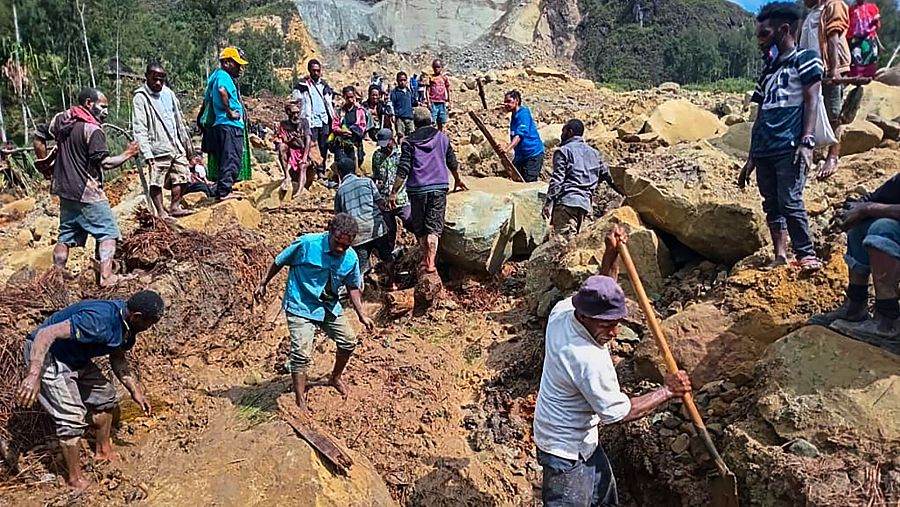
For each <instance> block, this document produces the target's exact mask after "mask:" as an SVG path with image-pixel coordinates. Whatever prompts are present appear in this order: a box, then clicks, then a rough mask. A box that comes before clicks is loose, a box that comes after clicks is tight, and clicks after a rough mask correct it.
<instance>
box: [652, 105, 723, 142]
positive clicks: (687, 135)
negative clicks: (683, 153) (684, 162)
mask: <svg viewBox="0 0 900 507" xmlns="http://www.w3.org/2000/svg"><path fill="white" fill-rule="evenodd" d="M727 128H728V127H726V126H725V124H724V123H722V122H721V121H720V120H719V118H718V117H717V116H716V115H714V114H712V113H711V112H709V111H706V110H705V109H701V108H699V107H697V106H695V105H694V104H692V103H690V102H688V101H687V100H683V99H678V100H670V101H667V102H663V103H662V104H660V105H659V106H657V108H656V109H655V110H654V111H653V113H652V114H651V115H650V118H648V119H647V125H646V127H645V130H644V131H645V132H656V133H658V134H659V137H660V138H661V139H662V140H663V141H665V142H666V143H667V144H668V145H670V146H671V145H673V144H677V143H681V142H685V141H699V140H701V139H709V138H712V137H716V136H718V135H720V134H722V133H724V132H725V131H726V130H727Z"/></svg>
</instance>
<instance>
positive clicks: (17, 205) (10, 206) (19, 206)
mask: <svg viewBox="0 0 900 507" xmlns="http://www.w3.org/2000/svg"><path fill="white" fill-rule="evenodd" d="M34 205H35V201H34V198H33V197H26V198H24V199H19V200H18V201H13V202H11V203H7V204H4V205H3V206H2V207H0V216H8V217H13V218H17V217H19V218H20V217H23V216H25V215H27V214H28V213H31V211H32V210H34Z"/></svg>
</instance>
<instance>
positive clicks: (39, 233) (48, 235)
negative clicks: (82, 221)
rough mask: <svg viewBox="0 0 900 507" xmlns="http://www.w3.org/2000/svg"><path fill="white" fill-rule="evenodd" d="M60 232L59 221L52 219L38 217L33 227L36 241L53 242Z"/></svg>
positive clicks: (32, 231) (32, 232) (32, 230)
mask: <svg viewBox="0 0 900 507" xmlns="http://www.w3.org/2000/svg"><path fill="white" fill-rule="evenodd" d="M58 232H59V220H57V219H55V218H52V217H38V218H37V219H36V220H35V221H34V223H33V224H32V225H31V234H32V236H34V240H35V241H44V242H46V241H48V240H50V241H52V240H53V239H55V237H56V234H57V233H58Z"/></svg>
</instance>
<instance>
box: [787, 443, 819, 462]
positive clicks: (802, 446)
mask: <svg viewBox="0 0 900 507" xmlns="http://www.w3.org/2000/svg"><path fill="white" fill-rule="evenodd" d="M787 450H788V452H790V453H791V454H796V455H797V456H803V457H804V458H815V457H816V456H818V455H819V449H818V448H817V447H816V446H814V445H813V444H812V443H810V442H808V441H806V440H803V439H802V438H798V439H797V440H794V442H793V443H791V445H789V446H788V448H787Z"/></svg>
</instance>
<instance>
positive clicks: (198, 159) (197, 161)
mask: <svg viewBox="0 0 900 507" xmlns="http://www.w3.org/2000/svg"><path fill="white" fill-rule="evenodd" d="M191 164H193V165H203V155H202V154H200V153H194V156H193V157H192V158H191Z"/></svg>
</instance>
